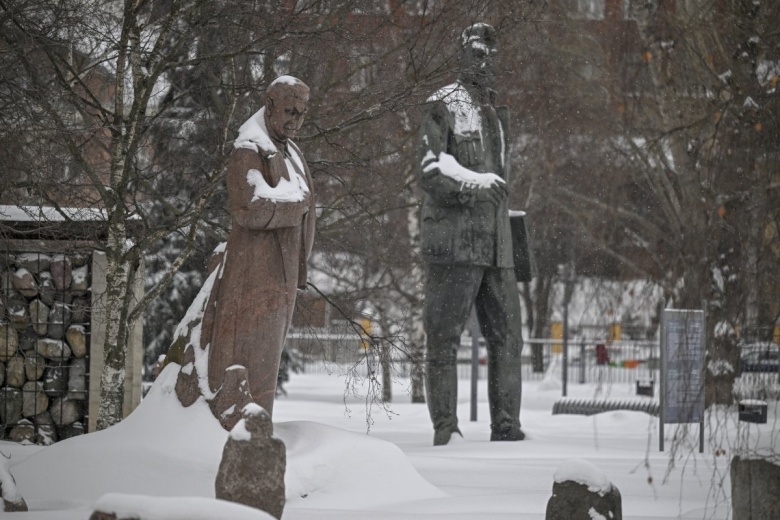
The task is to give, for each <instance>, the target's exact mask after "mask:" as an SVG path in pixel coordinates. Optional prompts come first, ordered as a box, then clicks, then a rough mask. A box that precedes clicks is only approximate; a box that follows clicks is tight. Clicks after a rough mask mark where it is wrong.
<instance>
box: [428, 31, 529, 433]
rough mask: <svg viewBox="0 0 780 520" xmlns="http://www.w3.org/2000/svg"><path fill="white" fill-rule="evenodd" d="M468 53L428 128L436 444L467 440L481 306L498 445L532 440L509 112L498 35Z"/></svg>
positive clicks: (434, 105)
mask: <svg viewBox="0 0 780 520" xmlns="http://www.w3.org/2000/svg"><path fill="white" fill-rule="evenodd" d="M458 45H459V54H458V60H459V61H458V68H459V75H458V79H457V81H456V82H455V83H453V84H451V85H448V86H446V87H443V88H441V89H439V90H438V91H437V92H435V93H434V94H433V95H432V96H431V97H430V98H429V99H428V101H429V103H430V109H429V111H428V112H427V114H426V117H425V119H424V121H423V124H422V128H421V170H420V182H421V185H422V188H423V190H424V191H425V199H424V202H423V207H422V223H421V242H422V244H421V248H422V255H423V259H424V260H425V262H426V266H427V270H426V274H427V276H426V285H425V303H424V308H423V321H424V326H425V333H426V337H427V340H426V343H427V344H426V347H427V354H426V391H427V400H428V410H429V412H430V416H431V420H432V421H433V427H434V437H433V444H434V445H444V444H447V443H448V442H449V440H450V438H451V436H452V435H453V434H454V433H457V434H459V435H462V434H461V432H460V430H459V429H458V418H457V413H456V412H457V403H458V399H457V371H456V370H457V367H456V355H457V350H458V347H459V345H460V335H461V333H462V332H463V328H464V326H465V324H466V322H467V320H468V319H469V315H470V312H471V308H472V306H475V307H476V312H477V317H478V321H479V324H480V329H481V331H482V334H483V335H484V336H485V338H486V340H487V351H488V360H487V363H488V400H489V403H490V421H491V424H490V428H491V435H490V439H491V440H495V441H499V440H509V441H516V440H522V439H523V438H524V437H525V435H524V434H523V432H522V430H521V429H520V393H521V382H522V381H521V373H520V367H521V360H520V353H521V351H522V347H523V339H522V335H521V328H520V325H521V322H520V320H521V316H520V300H519V295H518V292H517V282H516V280H515V273H514V271H513V259H512V236H511V231H510V225H509V215H508V206H507V195H508V182H509V162H508V155H509V154H508V150H509V111H508V109H507V108H506V107H500V106H496V105H495V98H496V92H495V90H494V89H493V87H494V82H495V78H494V76H495V74H494V60H495V56H496V52H497V48H496V31H495V30H494V29H493V27H491V26H489V25H487V24H483V23H478V24H474V25H472V26H470V27H468V28H467V29H465V30H464V31H463V33H462V34H461V35H460V37H459V41H458Z"/></svg>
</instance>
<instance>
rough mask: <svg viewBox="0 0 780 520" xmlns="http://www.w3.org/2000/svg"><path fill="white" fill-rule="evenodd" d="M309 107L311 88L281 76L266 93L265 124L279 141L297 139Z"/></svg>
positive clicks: (289, 77) (301, 82) (288, 77)
mask: <svg viewBox="0 0 780 520" xmlns="http://www.w3.org/2000/svg"><path fill="white" fill-rule="evenodd" d="M308 106H309V87H308V86H307V85H306V83H304V82H303V81H301V80H299V79H298V78H294V77H292V76H280V77H278V78H276V79H275V80H274V81H272V82H271V84H270V85H269V86H268V89H266V91H265V124H266V128H267V129H268V133H269V134H270V136H271V137H273V138H274V139H276V140H278V141H284V140H285V139H288V138H291V137H295V134H296V133H297V132H298V130H299V129H300V127H301V125H302V124H303V116H304V115H305V114H306V110H307V109H308Z"/></svg>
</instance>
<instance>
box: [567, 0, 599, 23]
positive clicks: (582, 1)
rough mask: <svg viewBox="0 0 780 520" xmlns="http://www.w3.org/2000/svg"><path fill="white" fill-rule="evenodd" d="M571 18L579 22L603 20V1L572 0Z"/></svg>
mask: <svg viewBox="0 0 780 520" xmlns="http://www.w3.org/2000/svg"><path fill="white" fill-rule="evenodd" d="M572 2H573V5H572V8H573V13H572V14H573V16H574V18H579V19H581V20H603V19H604V0H572Z"/></svg>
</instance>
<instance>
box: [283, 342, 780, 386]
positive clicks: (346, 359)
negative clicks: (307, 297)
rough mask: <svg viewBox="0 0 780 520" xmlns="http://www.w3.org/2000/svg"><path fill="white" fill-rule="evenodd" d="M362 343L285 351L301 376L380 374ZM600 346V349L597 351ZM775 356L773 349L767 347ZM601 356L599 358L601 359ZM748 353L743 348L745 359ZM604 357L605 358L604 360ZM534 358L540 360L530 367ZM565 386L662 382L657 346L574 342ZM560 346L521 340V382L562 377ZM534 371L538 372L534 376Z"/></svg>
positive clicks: (406, 370)
mask: <svg viewBox="0 0 780 520" xmlns="http://www.w3.org/2000/svg"><path fill="white" fill-rule="evenodd" d="M361 345H362V343H361V338H360V337H359V336H358V335H357V333H356V332H354V331H352V330H351V329H343V330H336V331H334V330H333V329H329V330H328V331H326V330H322V331H317V330H308V331H292V332H291V334H290V335H289V337H288V342H287V347H288V348H293V349H295V350H296V351H297V352H298V353H299V355H300V358H299V363H300V365H301V366H302V369H303V372H305V373H314V374H317V373H328V374H331V373H335V374H345V373H347V372H351V373H353V374H354V375H356V376H359V377H367V376H369V375H374V374H379V372H380V370H381V368H380V359H379V353H378V352H376V351H374V350H373V349H371V348H369V349H363V348H361ZM601 346H603V349H602V348H601ZM471 348H472V346H471V340H470V339H469V338H465V339H463V340H462V342H461V346H460V349H459V350H458V357H457V359H458V377H459V378H460V379H469V378H470V377H471ZM769 348H770V349H771V351H772V352H776V351H777V348H778V347H777V345H774V344H773V345H772V346H771V347H769ZM600 352H601V355H600ZM745 352H747V351H746V349H745V348H743V354H744V353H745ZM604 354H606V355H604ZM534 356H538V358H537V359H536V363H534ZM486 358H487V349H486V348H485V343H484V338H480V343H479V365H478V369H477V370H478V372H477V374H478V375H477V377H478V378H479V379H485V378H487V364H486ZM567 358H568V370H567V382H568V383H569V384H589V383H612V384H620V383H626V384H629V385H634V384H636V382H648V381H656V382H658V381H660V346H659V344H658V343H657V342H655V341H646V340H622V341H612V342H600V341H595V340H574V341H570V342H569V348H568V356H567ZM562 362H563V360H562V345H561V340H559V339H529V340H525V343H524V345H523V351H522V375H523V380H524V381H539V380H542V379H543V378H544V377H545V375H546V373H547V371H548V369H550V365H551V364H553V367H552V370H553V371H554V372H555V376H556V377H558V378H560V377H562ZM535 368H536V370H535ZM392 370H393V374H394V376H396V377H408V376H409V374H410V370H411V365H410V362H409V360H408V358H407V357H405V356H404V355H403V353H399V352H395V351H394V352H393V363H392ZM739 370H740V372H741V374H740V375H741V376H742V377H741V378H740V382H739V384H738V385H737V387H736V388H735V393H736V394H737V395H738V396H740V397H745V396H747V397H756V396H758V397H761V396H765V395H767V394H772V395H774V394H777V393H778V392H780V372H779V371H778V370H777V367H776V365H775V368H774V369H772V370H766V371H764V372H754V371H751V370H745V368H744V367H740V368H739Z"/></svg>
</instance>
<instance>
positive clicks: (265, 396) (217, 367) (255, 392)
mask: <svg viewBox="0 0 780 520" xmlns="http://www.w3.org/2000/svg"><path fill="white" fill-rule="evenodd" d="M308 102H309V87H307V86H306V85H305V84H304V83H303V82H302V81H301V80H299V79H297V78H293V77H291V76H282V77H280V78H277V79H276V80H275V81H274V82H272V83H271V85H270V86H269V87H268V89H267V91H266V94H265V106H264V107H263V108H262V109H260V111H258V112H257V113H256V114H254V115H253V116H252V117H251V118H249V119H248V120H247V121H246V122H245V123H244V124H243V125H242V126H241V128H240V129H239V136H238V138H237V139H236V141H235V144H234V150H233V152H232V154H231V156H230V160H229V163H228V168H227V189H228V199H229V204H230V212H231V214H232V217H233V224H232V229H231V231H230V236H229V238H228V242H227V247H226V252H225V257H224V259H223V261H222V265H221V266H220V273H219V276H218V277H217V279H216V281H215V284H214V287H213V289H212V292H211V296H210V298H209V300H208V305H207V308H206V309H205V312H204V316H203V324H202V328H201V338H200V343H201V345H202V346H203V347H204V348H208V382H209V387H210V388H211V390H212V391H214V392H216V391H217V390H218V389H219V388H220V386H221V385H222V380H223V378H224V376H225V370H226V369H228V368H229V367H231V366H234V365H243V366H244V367H246V369H247V379H248V382H249V390H250V392H251V394H252V397H253V399H254V400H255V402H256V403H257V404H259V405H260V406H262V407H263V408H265V409H266V411H267V412H268V413H269V414H272V413H273V405H274V395H275V391H276V380H277V373H278V371H279V360H280V356H281V353H282V348H283V346H284V340H285V337H286V335H287V330H288V328H289V326H290V322H291V321H292V315H293V308H294V307H295V297H296V291H297V289H298V288H304V287H305V286H306V262H307V259H308V256H309V254H310V252H311V249H312V244H313V240H314V221H315V205H314V193H313V184H312V178H311V174H310V173H309V168H308V166H307V164H306V161H305V159H304V158H303V154H302V153H301V151H300V150H299V149H298V147H297V146H296V145H295V143H293V142H292V140H291V138H292V137H294V136H295V134H296V133H297V132H298V130H299V129H300V127H301V125H302V123H303V118H304V115H305V114H306V110H307V107H308Z"/></svg>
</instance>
